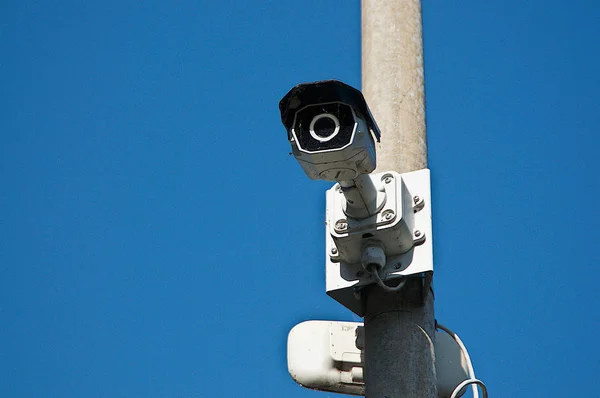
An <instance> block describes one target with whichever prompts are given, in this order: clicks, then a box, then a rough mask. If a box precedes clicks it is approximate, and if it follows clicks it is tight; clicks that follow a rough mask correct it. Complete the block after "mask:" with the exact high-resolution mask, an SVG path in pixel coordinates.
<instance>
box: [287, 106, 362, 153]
mask: <svg viewBox="0 0 600 398" xmlns="http://www.w3.org/2000/svg"><path fill="white" fill-rule="evenodd" d="M355 128H356V120H355V116H354V112H353V111H352V108H351V107H350V106H348V105H346V104H340V103H338V102H332V103H328V104H315V105H309V106H306V107H304V108H302V109H300V110H299V111H298V112H297V113H296V116H295V117H294V128H293V130H292V133H293V134H294V136H295V137H296V139H297V140H298V147H299V148H300V149H301V150H303V151H306V152H312V153H315V152H321V151H332V150H340V149H343V148H345V147H346V146H348V145H350V144H351V143H352V140H353V139H354V130H355Z"/></svg>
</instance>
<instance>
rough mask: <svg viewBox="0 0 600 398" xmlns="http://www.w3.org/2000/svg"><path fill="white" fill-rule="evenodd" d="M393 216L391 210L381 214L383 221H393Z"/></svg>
mask: <svg viewBox="0 0 600 398" xmlns="http://www.w3.org/2000/svg"><path fill="white" fill-rule="evenodd" d="M394 216H395V214H394V211H393V210H386V211H384V212H383V214H382V218H383V219H384V220H385V221H390V220H391V219H393V218H394Z"/></svg>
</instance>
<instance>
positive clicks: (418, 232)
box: [415, 229, 421, 238]
mask: <svg viewBox="0 0 600 398" xmlns="http://www.w3.org/2000/svg"><path fill="white" fill-rule="evenodd" d="M415 236H416V237H417V238H418V237H419V236H421V231H419V230H418V229H417V230H416V231H415Z"/></svg>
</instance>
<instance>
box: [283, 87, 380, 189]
mask: <svg viewBox="0 0 600 398" xmlns="http://www.w3.org/2000/svg"><path fill="white" fill-rule="evenodd" d="M279 109H280V112H281V119H282V122H283V124H284V126H285V127H286V129H287V131H288V140H289V142H290V144H291V146H292V153H293V154H294V156H295V157H296V160H297V161H298V163H299V164H300V166H301V167H302V169H303V170H304V172H305V173H306V175H308V177H310V178H311V179H313V180H327V181H345V180H352V179H354V178H356V177H357V176H359V175H361V174H367V173H370V172H372V171H373V170H374V169H375V167H376V157H375V140H377V141H379V137H380V132H379V128H378V127H377V124H376V123H375V121H374V120H373V117H372V115H371V111H370V110H369V108H368V106H367V104H366V101H365V99H364V97H363V95H362V93H361V92H360V91H358V90H356V89H355V88H353V87H351V86H348V85H346V84H344V83H342V82H339V81H337V80H325V81H319V82H314V83H303V84H299V85H297V86H296V87H294V88H292V89H291V90H290V92H288V93H287V94H286V96H285V97H283V99H282V100H281V102H280V103H279Z"/></svg>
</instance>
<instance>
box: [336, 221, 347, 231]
mask: <svg viewBox="0 0 600 398" xmlns="http://www.w3.org/2000/svg"><path fill="white" fill-rule="evenodd" d="M334 228H335V230H336V231H344V230H346V228H348V222H347V221H346V220H337V221H336V222H335V226H334Z"/></svg>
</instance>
